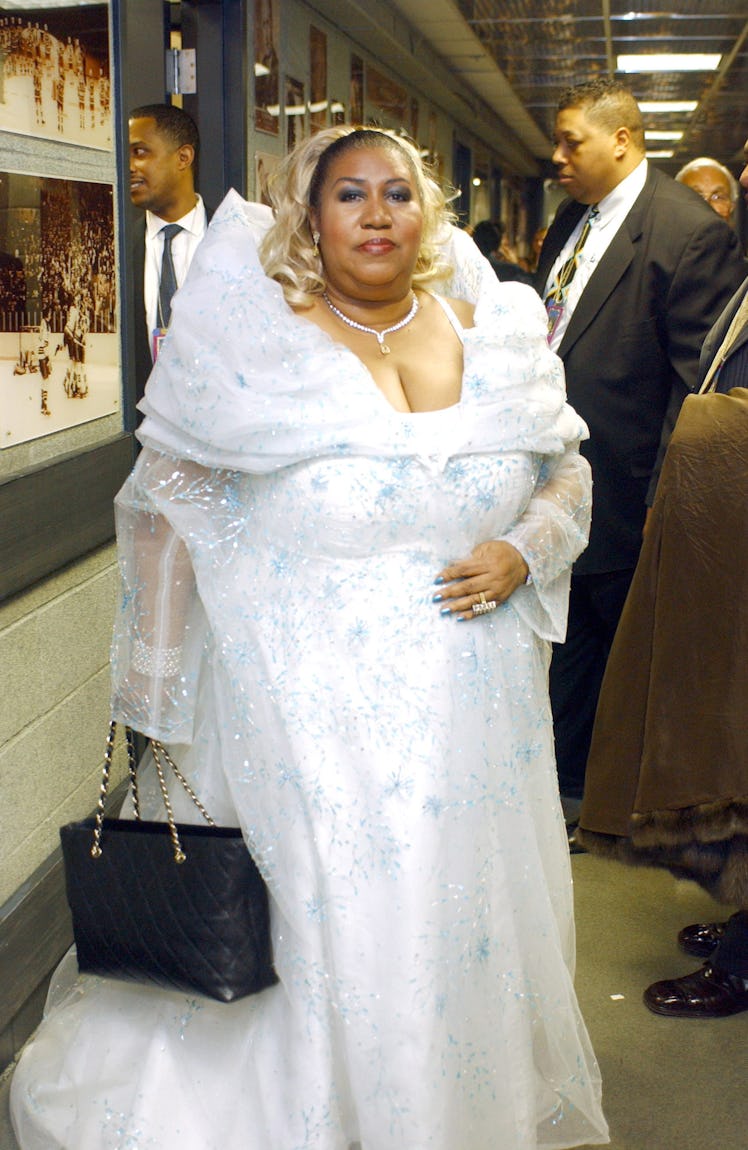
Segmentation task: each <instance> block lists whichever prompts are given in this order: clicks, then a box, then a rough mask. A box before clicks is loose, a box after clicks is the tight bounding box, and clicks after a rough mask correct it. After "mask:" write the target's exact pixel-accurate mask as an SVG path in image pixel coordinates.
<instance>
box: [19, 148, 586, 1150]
mask: <svg viewBox="0 0 748 1150" xmlns="http://www.w3.org/2000/svg"><path fill="white" fill-rule="evenodd" d="M276 200H277V204H276V217H277V218H276V224H275V227H274V228H273V229H271V232H270V233H269V235H268V236H267V237H266V239H265V240H264V243H263V246H262V248H261V251H262V258H263V263H264V267H265V269H266V271H267V272H268V275H266V274H265V273H264V272H263V268H262V266H261V264H260V260H259V256H258V252H257V247H256V242H255V233H256V232H257V227H256V224H257V219H258V215H260V216H261V213H258V210H257V208H256V207H255V206H253V205H248V204H246V203H245V202H244V201H243V200H241V199H240V197H239V196H238V195H236V193H230V194H229V196H228V197H227V198H226V200H225V201H224V204H223V205H222V207H221V209H220V210H219V211H218V212H217V213H216V215H215V217H214V220H213V223H212V225H211V228H210V229H209V232H208V235H207V236H206V238H205V240H204V241H203V243H202V245H201V247H200V249H199V251H198V253H197V256H196V258H195V261H194V262H193V266H192V269H191V272H190V275H189V277H188V280H187V283H186V284H185V286H184V287H183V288H182V289H181V290H180V292H179V294H178V296H177V297H176V299H175V302H174V312H173V320H172V328H171V330H170V332H169V335H168V337H167V340H166V341H165V344H164V348H163V351H162V353H161V355H160V357H159V360H158V363H157V365H156V368H155V370H154V373H153V375H152V377H151V380H150V381H149V385H148V390H147V394H146V399H145V401H144V404H143V410H144V412H145V415H146V419H145V421H144V422H143V424H142V427H141V438H142V440H143V443H144V449H143V451H142V453H141V455H140V457H139V460H138V463H137V466H136V468H135V470H134V472H133V475H132V476H131V477H130V479H129V480H128V482H127V483H126V484H125V487H124V488H123V490H122V492H121V493H120V495H119V497H118V501H117V503H118V539H119V545H120V552H121V570H122V581H123V594H122V600H121V606H120V611H119V620H118V624H117V631H116V636H115V640H116V641H115V648H114V655H115V658H114V712H115V715H116V716H117V717H118V718H119V719H122V720H124V721H126V722H128V723H129V724H130V725H132V726H133V727H135V728H136V729H138V730H141V731H143V732H145V733H147V734H150V735H152V736H157V737H158V738H160V739H163V740H165V741H167V742H169V743H170V744H171V745H172V749H173V751H174V754H175V757H176V758H177V760H178V761H179V762H180V765H181V766H182V767H183V769H184V770H185V773H187V774H188V775H189V777H190V779H191V781H192V782H193V785H195V787H196V788H197V790H198V791H199V793H200V795H201V797H202V798H203V800H204V802H205V804H206V806H207V807H208V809H209V810H210V811H211V813H212V814H213V815H214V817H216V818H217V819H218V820H220V821H223V822H228V821H235V822H238V823H239V824H240V825H241V827H242V829H243V832H244V835H245V838H246V841H247V843H248V845H249V848H250V850H251V852H252V854H253V856H254V858H255V859H256V861H257V863H258V865H259V866H260V868H261V870H262V872H263V874H264V876H265V878H266V881H267V884H268V888H269V892H270V898H271V913H272V931H273V944H274V955H275V965H276V969H277V972H278V975H279V979H280V981H279V983H278V984H277V985H276V986H274V987H272V988H270V989H268V990H265V991H263V992H262V993H261V994H259V995H257V996H255V997H252V998H247V999H243V1000H241V1001H239V1002H235V1003H232V1004H230V1005H223V1004H219V1003H215V1002H212V1001H208V1000H204V999H197V998H195V997H190V996H188V995H184V994H180V993H177V992H173V993H172V992H167V991H160V990H158V989H154V988H148V987H141V986H136V985H132V984H126V983H116V982H113V981H109V980H102V979H97V978H92V977H80V978H77V977H76V970H75V966H74V957H71V958H70V959H69V960H68V963H67V967H66V965H65V964H63V968H61V970H60V971H59V972H58V975H57V977H56V979H55V984H54V986H53V988H52V992H51V995H50V1003H49V1007H48V1012H47V1016H46V1018H45V1020H44V1022H43V1023H42V1025H41V1027H40V1029H39V1032H38V1033H37V1035H36V1037H35V1039H34V1040H33V1041H32V1042H31V1043H30V1044H29V1046H28V1047H27V1049H26V1051H25V1053H24V1056H23V1058H22V1060H21V1062H20V1064H19V1067H18V1069H17V1071H16V1075H15V1078H14V1082H13V1090H12V1113H13V1120H14V1124H15V1128H16V1130H17V1134H18V1139H19V1142H20V1145H21V1147H22V1150H52V1148H63V1147H64V1148H65V1150H145V1148H158V1150H351V1148H354V1147H355V1148H359V1147H360V1148H362V1150H427V1148H428V1150H534V1148H536V1147H543V1148H547V1150H551V1148H561V1147H572V1146H577V1145H580V1144H582V1143H595V1144H600V1143H603V1142H606V1141H607V1130H606V1126H605V1120H604V1118H603V1116H602V1112H601V1109H600V1083H599V1076H598V1071H597V1066H596V1063H595V1059H594V1055H593V1053H592V1050H591V1048H590V1045H589V1040H588V1038H587V1034H586V1031H585V1028H584V1024H583V1022H582V1020H581V1017H580V1015H579V1011H578V1007H577V1003H576V998H575V995H574V989H573V981H572V980H573V963H574V936H573V917H572V902H571V882H570V870H569V858H568V850H567V846H566V835H565V829H564V824H563V819H562V817H561V814H560V809H559V800H558V794H557V788H556V775H555V769H554V762H553V751H552V736H551V722H550V714H549V705H548V697H547V685H546V679H547V665H548V655H549V641H550V640H552V639H559V638H561V637H562V635H563V630H564V626H565V613H566V599H567V593H568V572H569V567H570V565H571V563H572V561H573V559H574V558H575V556H576V555H577V554H578V553H579V552H580V551H581V550H582V548H583V547H584V544H585V541H586V532H587V526H588V518H589V498H590V491H589V475H588V469H587V465H586V463H584V461H583V460H582V459H581V458H580V456H579V454H578V451H577V446H578V441H579V439H580V437H582V436H583V435H584V434H585V428H584V425H583V423H582V422H581V420H580V419H579V418H578V417H577V416H576V415H575V413H574V412H573V411H572V410H571V409H570V408H569V407H568V406H567V405H566V404H565V395H564V383H563V372H562V368H561V365H560V362H559V361H558V360H557V358H556V357H555V356H554V355H553V354H552V353H551V352H550V351H549V350H548V347H547V344H546V340H545V321H544V312H543V308H542V305H541V303H540V301H539V299H538V298H537V296H536V295H535V294H534V292H533V291H532V290H531V289H529V288H526V287H523V286H518V285H515V284H509V285H501V284H499V283H498V281H497V280H496V277H495V276H494V274H493V272H492V270H491V268H490V267H489V265H488V264H487V263H485V262H484V261H483V260H482V258H481V257H480V256H479V255H478V253H477V250H475V249H474V248H473V247H472V245H471V243H470V241H468V240H467V239H466V237H465V236H464V235H462V234H460V233H456V232H451V238H450V230H449V229H448V227H447V225H446V222H445V221H446V214H445V210H444V202H443V199H442V197H441V193H440V192H439V191H438V189H437V188H436V185H435V184H433V183H432V181H430V180H429V179H428V177H427V176H426V175H425V173H424V172H423V170H422V168H421V166H420V161H419V159H418V155H417V152H416V151H415V149H412V148H411V147H410V146H409V145H407V144H404V143H403V142H401V141H398V140H397V139H395V138H394V137H391V136H389V135H387V134H385V133H381V132H371V131H356V132H353V130H352V129H349V128H337V129H330V130H328V131H326V132H322V133H319V134H318V135H316V136H315V137H313V138H312V139H311V140H309V141H305V142H304V143H302V145H300V148H299V149H297V151H296V153H295V154H294V155H293V156H292V157H290V159H289V161H288V163H287V166H286V170H285V176H284V179H283V180H281V182H280V183H279V184H278V190H277V191H276ZM312 233H314V239H312ZM439 240H441V241H442V247H441V249H440V248H439V246H438V243H437V241H439ZM440 252H441V254H440ZM445 252H446V253H447V255H448V256H449V257H450V260H451V265H452V266H451V268H449V267H447V266H446V264H445V261H444V258H443V255H444V253H445ZM440 272H441V274H442V277H443V279H442V283H441V285H440V287H441V289H442V290H443V291H444V290H446V293H447V294H448V295H450V296H451V297H452V299H451V305H450V304H449V303H446V302H445V301H444V300H442V299H441V297H437V296H436V295H434V294H431V292H430V291H428V290H426V285H427V284H428V283H430V282H436V281H437V278H438V275H439V273H440ZM450 275H451V279H449V278H448V277H449V276H450ZM323 293H324V294H323ZM178 815H180V816H181V817H186V815H187V812H186V811H185V810H182V811H178Z"/></svg>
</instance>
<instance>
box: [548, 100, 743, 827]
mask: <svg viewBox="0 0 748 1150" xmlns="http://www.w3.org/2000/svg"><path fill="white" fill-rule="evenodd" d="M555 141H556V146H555V150H554V153H553V162H554V164H555V165H556V167H557V169H558V179H559V182H560V183H561V184H562V186H563V187H564V188H565V190H566V191H567V192H568V193H569V195H570V196H571V197H572V198H571V199H570V200H569V201H566V202H565V203H564V204H563V205H562V206H561V208H560V209H559V211H558V214H557V216H556V218H555V220H554V222H553V224H552V225H551V227H550V229H549V231H548V235H547V236H546V239H545V242H544V244H543V248H542V251H541V255H540V261H539V264H538V271H537V274H536V286H537V288H538V290H539V292H540V293H541V295H542V296H543V298H544V299H545V300H546V303H547V306H548V309H549V342H550V344H551V346H552V347H553V348H554V350H556V351H557V352H558V354H559V355H560V357H561V359H562V360H563V362H564V366H565V370H566V382H567V389H568V395H569V402H570V403H571V404H572V405H573V406H574V407H575V408H576V410H577V411H578V412H579V414H580V415H581V416H582V417H583V418H584V419H585V420H586V421H587V423H588V425H589V429H590V438H589V440H588V441H587V442H585V443H584V444H583V445H582V450H583V452H584V454H585V455H586V456H587V458H588V459H589V461H590V463H591V466H592V475H593V512H592V528H591V534H590V543H589V547H588V548H587V550H586V551H585V552H584V554H583V555H582V556H581V557H580V559H579V560H577V563H576V565H575V568H574V572H573V574H572V586H571V596H570V604H569V627H568V633H567V640H566V642H565V643H564V644H561V645H559V646H557V647H556V648H555V650H554V655H553V661H552V665H551V684H550V685H551V703H552V707H553V715H554V730H555V736H556V749H557V760H558V772H559V784H560V788H561V794H562V798H563V800H564V811H565V815H566V819H567V825H568V826H569V829H570V845H571V847H572V849H574V840H573V832H574V825H575V820H576V817H577V816H578V811H579V807H580V804H581V798H582V794H583V789H584V775H585V767H586V761H587V754H588V751H589V742H590V737H591V733H592V725H593V722H594V717H595V707H596V703H597V696H598V693H599V689H600V683H601V681H602V674H603V671H604V668H605V662H606V659H607V655H608V652H609V650H610V644H611V642H612V639H613V635H614V634H615V629H616V626H617V623H618V618H619V616H620V613H621V609H622V607H623V603H624V600H625V598H626V593H627V591H628V587H629V583H630V581H631V577H632V574H633V570H634V567H635V566H636V561H637V557H638V554H639V548H640V544H641V539H642V532H643V529H644V525H645V516H646V502H647V495H648V491H649V493H650V498H651V495H652V493H653V490H654V486H655V484H656V464H657V460H658V457H659V456H660V454H661V452H662V451H664V445H665V443H666V440H667V434H668V431H669V428H671V427H672V424H673V422H674V420H675V417H676V416H677V412H678V410H679V408H680V404H681V403H682V401H683V399H684V398H685V396H686V395H687V394H688V392H689V391H691V390H693V388H694V387H695V384H696V379H697V372H698V362H699V350H700V348H701V344H702V342H703V340H704V336H705V335H706V333H707V331H708V330H709V327H710V326H711V324H712V323H713V322H714V320H715V319H716V317H717V316H718V315H719V313H720V311H721V310H722V308H723V307H724V306H725V304H726V303H727V301H728V299H729V298H730V296H731V295H732V293H733V292H734V291H735V289H736V287H737V286H738V284H739V283H740V282H741V280H742V278H743V275H744V265H743V261H742V258H741V254H740V250H739V245H738V241H737V237H736V235H735V233H734V232H733V231H732V229H731V228H729V227H728V226H727V225H726V224H725V223H724V221H722V220H721V219H719V218H718V217H717V215H716V213H715V212H713V211H712V210H711V209H710V208H709V207H707V205H706V204H705V203H703V202H700V201H699V200H698V199H697V197H695V196H693V194H692V193H691V192H690V191H689V190H688V189H687V188H685V187H683V186H682V185H681V184H676V183H675V181H674V180H671V179H670V178H669V177H667V176H665V175H663V174H662V173H661V172H658V171H657V170H656V169H654V168H651V167H649V166H648V165H647V161H646V158H645V148H644V130H643V124H642V119H641V115H640V112H639V108H638V106H637V104H636V101H635V100H634V98H633V96H632V95H631V93H630V92H629V91H628V89H626V88H625V87H624V86H623V85H622V84H620V83H618V82H616V81H613V80H598V81H593V82H591V83H588V84H583V85H580V86H579V87H577V88H572V89H569V90H568V91H567V92H566V93H565V94H564V95H563V97H562V99H561V101H560V104H559V109H558V114H557V118H556V129H555ZM572 268H573V271H572V270H571V269H572Z"/></svg>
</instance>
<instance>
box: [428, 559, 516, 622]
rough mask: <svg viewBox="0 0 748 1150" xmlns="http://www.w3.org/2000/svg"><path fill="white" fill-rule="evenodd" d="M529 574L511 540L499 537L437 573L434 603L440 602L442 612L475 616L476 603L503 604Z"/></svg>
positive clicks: (462, 617) (465, 616)
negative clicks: (503, 540) (474, 607)
mask: <svg viewBox="0 0 748 1150" xmlns="http://www.w3.org/2000/svg"><path fill="white" fill-rule="evenodd" d="M528 575H529V568H528V566H527V564H526V563H525V561H524V559H523V558H522V556H521V555H520V553H519V551H518V550H517V548H516V547H513V546H512V545H511V543H505V542H502V541H501V540H492V541H490V542H488V543H479V544H478V546H477V547H476V548H475V549H474V550H473V553H472V554H471V556H470V558H469V559H460V560H459V561H458V562H457V563H452V564H450V566H449V567H445V568H444V570H443V571H440V572H439V574H438V575H437V578H436V582H437V583H438V584H439V585H440V586H439V591H438V592H437V594H436V595H434V602H435V603H440V604H441V605H442V606H441V611H442V614H443V615H447V614H455V615H458V616H459V617H460V618H461V619H476V618H478V616H477V615H475V614H473V606H474V605H475V604H480V603H482V602H484V601H485V602H487V603H496V604H499V603H503V602H504V601H505V600H506V599H508V598H509V596H510V595H511V594H512V592H513V591H516V589H517V588H518V587H521V586H522V585H523V583H525V582H526V581H527V577H528ZM442 584H446V586H443V585H442ZM481 593H482V595H483V596H484V598H483V599H482V598H481ZM482 613H483V612H482Z"/></svg>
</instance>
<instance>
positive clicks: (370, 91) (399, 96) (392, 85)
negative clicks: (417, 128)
mask: <svg viewBox="0 0 748 1150" xmlns="http://www.w3.org/2000/svg"><path fill="white" fill-rule="evenodd" d="M366 99H367V101H368V102H369V104H373V105H374V107H375V108H376V109H377V111H378V112H379V113H380V114H381V117H382V119H383V121H384V123H385V124H386V125H388V126H389V127H400V125H401V124H404V123H405V121H406V117H407V112H408V93H407V92H406V90H405V88H404V87H403V86H402V84H398V83H396V81H395V80H391V79H390V78H389V76H385V75H384V73H383V72H380V71H379V70H378V69H377V68H371V67H369V68H367V69H366Z"/></svg>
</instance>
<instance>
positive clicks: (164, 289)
mask: <svg viewBox="0 0 748 1150" xmlns="http://www.w3.org/2000/svg"><path fill="white" fill-rule="evenodd" d="M183 230H184V229H183V228H182V227H181V226H180V225H179V224H167V225H166V227H165V228H161V235H162V236H163V237H164V254H163V256H162V257H161V279H160V282H159V285H158V326H159V327H161V328H167V327H168V326H169V320H170V319H171V297H172V296H173V295H174V292H175V291H176V290H177V275H176V272H175V271H174V257H173V255H172V251H171V241H172V240H173V239H174V236H176V235H178V234H179V232H181V231H183Z"/></svg>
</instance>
